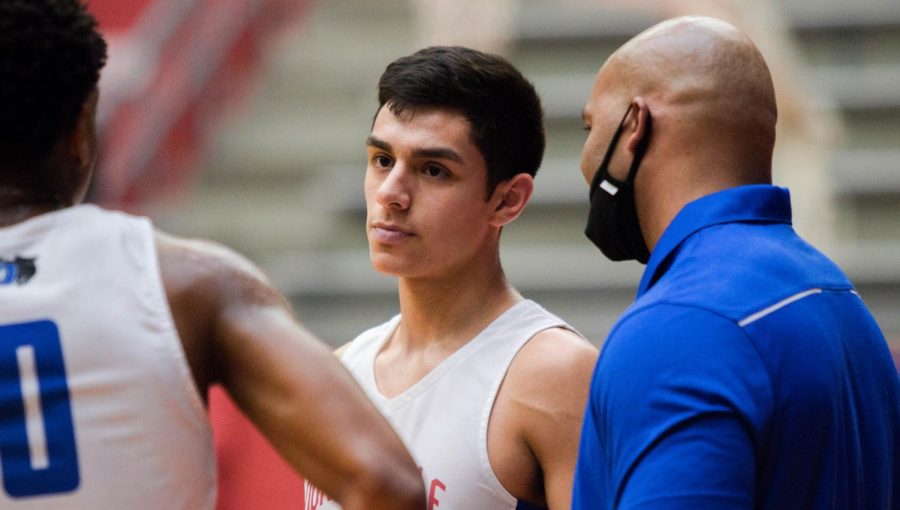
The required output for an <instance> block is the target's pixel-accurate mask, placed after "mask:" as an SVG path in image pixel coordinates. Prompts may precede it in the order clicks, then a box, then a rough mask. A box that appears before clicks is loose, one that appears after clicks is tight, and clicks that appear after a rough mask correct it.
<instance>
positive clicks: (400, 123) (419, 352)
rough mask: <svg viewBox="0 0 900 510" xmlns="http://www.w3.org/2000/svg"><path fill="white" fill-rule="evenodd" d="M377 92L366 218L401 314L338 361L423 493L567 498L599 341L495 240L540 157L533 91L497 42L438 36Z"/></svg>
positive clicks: (452, 508) (507, 503) (459, 501)
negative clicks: (515, 276)
mask: <svg viewBox="0 0 900 510" xmlns="http://www.w3.org/2000/svg"><path fill="white" fill-rule="evenodd" d="M378 99H379V109H378V111H377V113H376V116H375V121H374V123H373V125H372V131H371V135H370V136H369V138H368V140H367V143H366V145H367V153H368V166H367V168H366V177H365V196H366V204H367V210H368V214H367V222H366V232H367V235H368V240H369V254H370V257H371V260H372V265H373V266H374V267H375V269H377V270H378V271H379V272H382V273H385V274H389V275H393V276H396V277H397V279H398V287H399V298H400V312H401V313H400V314H399V315H397V316H395V317H394V318H393V319H391V320H389V321H388V322H386V323H384V324H382V325H380V326H377V327H375V328H372V329H370V330H368V331H366V332H364V333H362V334H361V335H359V336H358V337H357V338H356V339H355V340H353V341H352V342H351V343H350V344H348V345H347V346H346V347H345V348H342V349H341V353H340V355H341V360H342V361H343V362H344V364H346V365H347V367H348V368H350V370H351V372H353V374H354V376H355V377H356V378H357V380H358V381H359V382H360V385H361V386H362V387H363V389H365V390H366V392H367V394H368V395H369V397H370V398H371V399H372V400H373V401H374V402H375V403H376V405H378V407H379V408H380V409H381V410H382V412H384V414H385V416H387V417H388V419H389V420H390V421H391V423H393V424H394V426H395V427H396V429H397V432H398V433H399V434H400V436H401V437H402V438H403V440H404V442H405V443H406V444H407V446H408V447H409V449H410V451H411V452H412V454H413V457H415V459H416V461H417V462H418V463H419V465H420V466H421V467H422V472H423V476H424V477H425V481H426V485H427V487H428V500H429V508H433V509H438V508H439V509H441V510H469V509H476V508H477V509H480V510H492V509H509V510H512V509H515V508H520V509H521V508H535V507H541V508H543V507H549V508H552V509H568V508H569V506H570V498H571V493H572V476H573V472H574V467H575V459H576V456H577V450H578V447H577V445H578V435H579V430H580V428H581V417H582V414H583V412H584V404H585V400H586V398H587V390H588V385H589V380H590V374H591V370H592V368H593V365H594V362H595V360H596V356H597V351H596V349H595V348H594V347H593V346H591V345H590V344H589V343H588V342H587V341H586V340H585V339H584V338H582V337H581V336H580V335H578V334H576V333H575V332H574V331H572V330H571V328H569V326H567V325H566V324H565V322H563V321H562V320H561V319H560V318H558V317H556V316H555V315H553V314H551V313H550V312H548V311H547V310H545V309H544V308H542V307H541V306H540V305H538V304H537V303H535V302H533V301H530V300H527V299H524V298H523V297H522V296H521V295H520V294H519V293H518V292H517V291H516V290H515V289H514V288H513V287H512V285H511V284H510V283H509V282H508V281H507V279H506V277H505V275H504V272H503V268H502V265H501V263H500V253H499V245H500V233H501V230H502V228H503V227H504V226H505V225H508V224H510V223H511V222H513V221H514V220H515V219H516V218H518V216H519V215H520V214H521V213H522V210H523V208H524V207H525V205H526V204H527V203H528V200H529V199H530V198H531V194H532V191H533V189H534V175H535V173H536V172H537V170H538V167H539V166H540V163H541V158H542V156H543V150H544V130H543V123H542V122H543V119H542V117H543V116H542V111H541V106H540V101H539V99H538V97H537V94H536V93H535V90H534V88H533V87H532V86H531V84H530V83H528V81H526V80H525V78H524V77H522V75H521V74H520V73H519V72H518V71H517V70H516V69H515V68H514V67H513V66H512V65H510V64H509V63H508V62H507V61H505V60H503V59H502V58H500V57H497V56H493V55H487V54H484V53H481V52H478V51H475V50H471V49H468V48H461V47H432V48H426V49H424V50H421V51H419V52H417V53H415V54H413V55H410V56H407V57H403V58H400V59H398V60H396V61H394V62H393V63H391V64H390V65H389V66H388V67H387V69H386V70H385V72H384V74H383V75H382V76H381V80H380V81H379V95H378ZM309 496H310V494H307V507H306V508H307V509H308V510H313V509H315V508H316V506H315V505H316V503H317V502H316V501H311V500H310V497H309ZM324 507H325V508H330V507H331V505H329V504H325V505H324Z"/></svg>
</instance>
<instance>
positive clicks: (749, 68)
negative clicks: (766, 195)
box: [581, 16, 777, 246]
mask: <svg viewBox="0 0 900 510" xmlns="http://www.w3.org/2000/svg"><path fill="white" fill-rule="evenodd" d="M629 108H630V109H629ZM626 109H628V111H629V113H628V115H626V118H625V121H624V124H623V128H624V131H623V138H622V139H623V142H622V143H621V144H620V146H619V147H613V148H612V149H611V150H612V158H611V163H610V165H609V168H610V174H611V175H613V176H614V177H616V178H619V179H624V176H625V175H626V174H627V169H628V167H629V165H630V164H631V162H632V161H633V160H634V152H635V148H636V147H637V146H638V143H637V142H638V141H639V140H641V139H644V138H646V137H649V138H647V139H648V140H649V144H648V145H647V147H648V148H647V152H646V154H645V156H644V158H643V160H642V162H641V163H640V168H641V170H640V171H639V172H638V173H637V180H636V182H635V193H636V203H637V207H638V217H639V219H640V222H641V228H642V230H643V232H644V235H645V237H646V238H647V240H648V244H649V245H651V246H652V244H653V243H654V242H655V240H656V238H657V236H658V235H659V234H661V233H662V230H664V229H665V226H666V225H668V222H669V221H670V220H671V218H672V217H673V216H674V214H675V213H677V211H678V210H680V209H681V207H683V206H684V204H686V203H687V202H689V201H691V200H694V199H696V198H699V197H701V196H704V195H706V194H709V193H713V192H715V191H718V190H721V189H726V188H730V187H734V186H740V185H744V184H764V183H771V169H772V151H773V148H774V145H775V122H776V120H777V108H776V106H775V90H774V87H773V85H772V77H771V75H770V74H769V69H768V66H766V63H765V60H764V59H763V57H762V54H761V53H760V52H759V50H758V49H757V48H756V46H755V45H754V44H753V42H752V41H751V40H750V39H749V38H748V37H747V36H746V35H744V34H743V33H742V32H741V31H740V30H738V29H737V28H735V27H734V26H732V25H730V24H728V23H726V22H724V21H721V20H718V19H715V18H709V17H699V16H686V17H680V18H674V19H670V20H667V21H664V22H662V23H659V24H657V25H655V26H653V27H651V28H649V29H647V30H646V31H644V32H642V33H640V34H638V35H637V36H635V37H634V38H633V39H631V40H630V41H628V42H627V43H625V44H624V45H623V46H622V47H620V48H619V49H618V50H616V51H615V52H614V53H613V54H612V55H611V56H610V57H609V58H608V59H607V60H606V62H605V63H604V65H603V67H601V69H600V71H599V72H598V73H597V79H596V81H595V83H594V89H593V91H592V93H591V96H590V98H589V100H588V102H587V104H586V106H585V109H584V114H583V116H584V121H585V124H586V127H587V128H588V129H589V135H588V138H587V140H586V142H585V148H584V151H583V152H582V161H581V167H582V173H583V174H584V177H585V180H586V181H587V182H588V183H590V182H591V179H592V177H593V176H594V175H595V173H596V169H597V168H598V166H597V165H598V164H599V162H600V161H601V160H602V157H603V155H604V154H605V152H606V151H607V150H608V149H610V147H609V141H610V139H611V136H612V134H613V132H614V131H615V129H616V126H617V125H618V122H619V121H620V120H621V118H622V117H621V116H622V115H623V114H624V113H625V112H626ZM650 118H652V121H653V122H652V129H648V130H647V131H644V130H643V128H642V126H645V125H647V126H649V124H648V123H647V122H646V121H647V120H648V119H650ZM650 131H652V133H651V132H650Z"/></svg>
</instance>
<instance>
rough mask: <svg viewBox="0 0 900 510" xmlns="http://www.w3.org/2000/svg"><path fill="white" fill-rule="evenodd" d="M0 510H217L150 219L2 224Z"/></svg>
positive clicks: (208, 445)
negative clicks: (0, 484) (52, 509)
mask: <svg viewBox="0 0 900 510" xmlns="http://www.w3.org/2000/svg"><path fill="white" fill-rule="evenodd" d="M0 465H2V471H0V482H2V491H0V508H4V509H10V510H29V509H37V508H54V509H58V510H68V509H86V508H90V509H92V510H103V509H117V510H121V509H126V508H140V509H149V510H155V509H160V510H162V509H166V510H172V509H186V510H197V509H201V510H202V509H211V508H213V506H214V504H215V493H216V486H215V457H214V453H213V447H212V434H211V430H210V427H209V423H208V420H207V419H206V413H205V408H204V405H203V402H202V400H201V397H200V394H199V392H198V390H197V388H196V385H195V383H194V381H193V378H192V377H191V372H190V368H189V366H188V364H187V360H186V358H185V355H184V351H183V349H182V346H181V342H180V340H179V337H178V333H177V332H176V329H175V325H174V322H173V319H172V316H171V312H170V309H169V305H168V301H167V299H166V295H165V291H164V289H163V285H162V279H161V277H160V271H159V264H158V262H157V253H156V244H155V241H154V232H153V227H152V225H151V224H150V221H149V220H147V219H146V218H137V217H133V216H129V215H126V214H122V213H115V212H109V211H105V210H102V209H100V208H98V207H95V206H91V205H81V206H77V207H72V208H68V209H64V210H60V211H56V212H51V213H48V214H43V215H41V216H38V217H35V218H32V219H30V220H27V221H25V222H22V223H19V224H16V225H13V226H11V227H6V228H0Z"/></svg>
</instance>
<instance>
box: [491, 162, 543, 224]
mask: <svg viewBox="0 0 900 510" xmlns="http://www.w3.org/2000/svg"><path fill="white" fill-rule="evenodd" d="M533 192H534V177H533V176H531V175H529V174H526V173H520V174H516V175H514V176H512V177H511V178H509V179H507V180H505V181H503V182H501V183H500V184H498V185H497V187H496V188H495V189H494V193H493V194H492V195H491V202H492V203H495V204H496V207H495V209H494V212H493V215H492V217H491V225H493V226H495V227H502V226H504V225H506V224H507V223H510V222H512V221H513V220H515V219H516V218H518V217H519V215H520V214H521V213H522V210H523V209H524V208H525V204H527V203H528V200H529V199H531V194H532V193H533Z"/></svg>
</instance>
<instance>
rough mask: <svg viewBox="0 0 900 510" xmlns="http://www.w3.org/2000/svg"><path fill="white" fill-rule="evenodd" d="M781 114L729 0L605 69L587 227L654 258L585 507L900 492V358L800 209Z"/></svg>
mask: <svg viewBox="0 0 900 510" xmlns="http://www.w3.org/2000/svg"><path fill="white" fill-rule="evenodd" d="M623 115H624V117H623ZM775 121H776V108H775V97H774V92H773V89H772V82H771V78H770V76H769V72H768V69H767V68H766V64H765V62H764V61H763V58H762V56H761V55H760V53H759V51H757V49H756V47H755V46H754V45H753V43H752V42H751V41H750V40H749V39H748V38H747V37H746V36H745V35H743V34H742V33H740V32H739V31H738V30H737V29H735V28H734V27H732V26H731V25H728V24H726V23H724V22H721V21H718V20H715V19H711V18H693V17H692V18H678V19H674V20H669V21H666V22H663V23H661V24H659V25H657V26H654V27H652V28H650V29H649V30H647V31H646V32H644V33H642V34H640V35H638V36H637V37H635V38H634V39H632V40H631V41H629V42H628V43H627V44H625V45H624V46H623V47H622V48H620V49H619V50H618V51H616V52H615V53H614V54H613V55H612V56H611V57H610V58H609V59H608V60H607V61H606V63H605V64H604V65H603V67H602V68H601V69H600V72H599V73H598V75H597V79H596V83H595V86H594V89H593V92H592V93H591V97H590V99H589V100H588V103H587V105H586V107H585V109H584V122H585V124H586V127H587V129H588V131H589V135H588V138H587V141H586V142H585V145H584V151H583V154H582V159H581V170H582V173H583V174H584V177H585V180H586V181H587V182H588V183H590V185H591V188H590V196H591V212H590V217H589V220H588V226H587V230H586V234H587V236H588V237H589V238H590V239H591V240H592V241H593V242H594V243H595V244H596V245H597V246H598V247H599V248H600V249H601V251H602V252H603V253H604V254H605V255H606V256H607V257H608V258H610V259H612V260H632V259H634V260H638V261H639V262H641V263H645V264H647V268H646V271H645V272H644V275H643V278H642V279H641V282H640V286H639V289H638V295H637V300H636V301H635V303H634V304H633V305H632V306H631V307H630V308H629V309H628V310H626V312H625V313H624V314H623V316H622V317H621V318H620V319H619V321H618V322H617V323H616V325H615V326H614V327H613V330H612V332H611V333H610V335H609V338H608V339H607V341H606V344H605V346H604V349H603V353H602V354H601V357H600V360H599V361H598V365H597V369H596V371H595V373H594V378H593V381H592V386H591V393H590V400H589V403H588V408H587V411H586V413H585V423H584V428H583V432H582V437H581V445H580V451H579V460H578V466H577V469H576V479H575V491H574V498H573V508H576V509H582V508H590V509H606V508H617V509H638V508H641V509H645V508H653V509H670V508H691V509H694V510H695V509H700V508H716V509H731V508H755V509H761V508H762V509H774V508H784V509H813V508H841V509H849V508H854V509H855V508H859V509H891V508H897V505H898V504H900V488H898V487H900V482H898V481H897V480H898V479H900V382H898V378H897V372H896V371H895V369H894V368H893V365H892V363H891V358H890V354H889V352H888V348H887V345H886V342H885V340H884V337H883V335H882V333H881V332H880V330H879V328H878V325H877V324H876V323H875V321H874V320H873V318H872V316H871V315H870V313H869V311H868V310H867V309H866V306H865V305H864V304H863V302H862V300H861V298H860V296H859V295H858V294H857V293H856V291H854V289H853V285H852V284H851V283H850V282H849V281H848V279H847V277H846V276H844V274H843V273H842V272H841V270H840V269H839V268H838V267H837V266H836V265H835V264H834V263H832V262H831V261H830V260H828V259H827V258H826V257H825V256H823V255H822V254H821V253H820V252H818V251H817V250H816V249H815V248H813V247H812V246H810V245H809V244H807V243H806V242H804V241H803V240H802V239H801V238H799V237H798V236H797V234H796V233H795V232H794V230H793V229H792V227H791V205H790V198H789V194H788V190H786V189H783V188H778V187H774V186H772V185H771V178H770V174H771V157H772V148H773V145H774V142H775Z"/></svg>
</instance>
